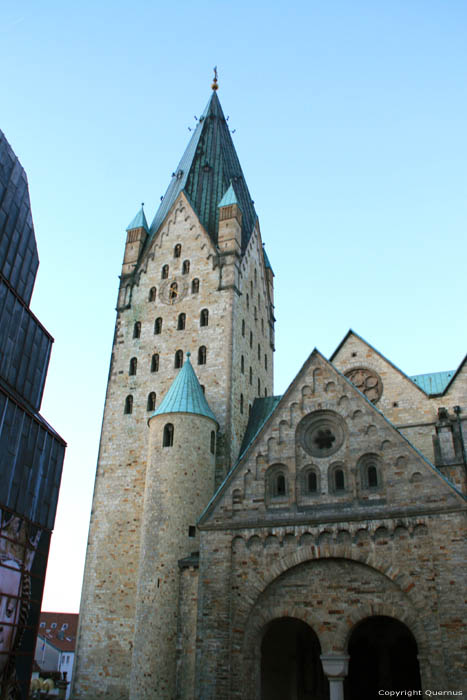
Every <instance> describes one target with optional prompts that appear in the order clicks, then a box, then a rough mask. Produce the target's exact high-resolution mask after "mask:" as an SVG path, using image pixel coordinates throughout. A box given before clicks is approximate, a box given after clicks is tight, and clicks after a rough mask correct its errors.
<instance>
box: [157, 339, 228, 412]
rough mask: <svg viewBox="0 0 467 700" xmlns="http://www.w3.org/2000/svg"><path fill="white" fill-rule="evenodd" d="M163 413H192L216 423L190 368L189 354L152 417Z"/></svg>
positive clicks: (196, 378)
mask: <svg viewBox="0 0 467 700" xmlns="http://www.w3.org/2000/svg"><path fill="white" fill-rule="evenodd" d="M163 413H194V414H196V415H198V416H207V417H208V418H212V419H213V420H214V421H216V423H218V421H217V418H216V416H215V415H214V413H213V412H212V411H211V409H210V408H209V404H208V402H207V401H206V397H205V396H204V394H203V390H202V389H201V384H200V383H199V381H198V377H197V376H196V374H195V372H194V370H193V367H192V366H191V362H190V353H189V352H187V354H186V360H185V364H184V365H183V367H182V368H181V370H180V371H179V373H178V374H177V376H176V377H175V379H174V381H173V382H172V385H171V387H170V389H169V390H168V392H167V394H166V395H165V396H164V399H163V401H162V402H161V405H160V406H159V408H158V409H157V410H156V411H154V413H153V414H152V416H160V415H161V414H163ZM152 416H151V418H152Z"/></svg>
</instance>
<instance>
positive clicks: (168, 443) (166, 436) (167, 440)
mask: <svg viewBox="0 0 467 700" xmlns="http://www.w3.org/2000/svg"><path fill="white" fill-rule="evenodd" d="M173 444H174V427H173V425H172V423H166V425H164V433H163V436H162V447H172V446H173Z"/></svg>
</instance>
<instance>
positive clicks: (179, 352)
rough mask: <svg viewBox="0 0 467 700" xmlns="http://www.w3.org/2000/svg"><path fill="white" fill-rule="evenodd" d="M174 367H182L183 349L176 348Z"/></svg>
mask: <svg viewBox="0 0 467 700" xmlns="http://www.w3.org/2000/svg"><path fill="white" fill-rule="evenodd" d="M174 367H175V369H180V367H183V350H177V352H176V353H175V361H174Z"/></svg>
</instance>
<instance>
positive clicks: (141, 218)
mask: <svg viewBox="0 0 467 700" xmlns="http://www.w3.org/2000/svg"><path fill="white" fill-rule="evenodd" d="M133 228H144V229H146V231H147V232H148V233H149V227H148V222H147V221H146V214H145V213H144V204H142V205H141V209H140V210H139V212H138V213H137V214H136V216H135V218H134V219H133V220H132V221H130V223H129V224H128V226H127V228H126V230H127V231H131V229H133Z"/></svg>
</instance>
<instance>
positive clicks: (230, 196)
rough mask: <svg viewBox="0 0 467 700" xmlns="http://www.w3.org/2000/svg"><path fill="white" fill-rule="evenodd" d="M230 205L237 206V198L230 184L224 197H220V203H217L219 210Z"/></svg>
mask: <svg viewBox="0 0 467 700" xmlns="http://www.w3.org/2000/svg"><path fill="white" fill-rule="evenodd" d="M232 204H237V205H238V201H237V197H236V195H235V191H234V188H233V187H232V184H230V185H229V189H228V190H227V192H226V193H225V195H224V196H223V197H222V199H221V201H220V202H219V209H220V208H221V207H230V206H232Z"/></svg>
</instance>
